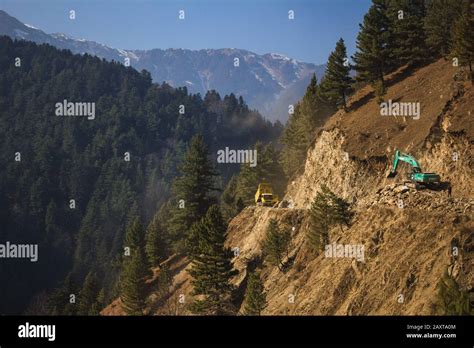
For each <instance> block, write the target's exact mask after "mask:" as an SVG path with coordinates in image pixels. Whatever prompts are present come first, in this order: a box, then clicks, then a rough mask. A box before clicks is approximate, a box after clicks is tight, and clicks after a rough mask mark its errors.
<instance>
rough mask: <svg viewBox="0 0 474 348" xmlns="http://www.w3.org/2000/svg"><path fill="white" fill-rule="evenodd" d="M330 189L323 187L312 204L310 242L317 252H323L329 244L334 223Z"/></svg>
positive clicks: (308, 235)
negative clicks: (329, 195)
mask: <svg viewBox="0 0 474 348" xmlns="http://www.w3.org/2000/svg"><path fill="white" fill-rule="evenodd" d="M329 192H330V191H329V189H328V188H327V187H326V186H324V185H321V187H320V191H319V192H318V193H317V194H316V197H315V199H314V201H313V203H312V204H311V209H310V228H309V230H308V234H307V237H308V241H309V243H310V245H311V246H312V247H313V248H314V249H315V250H316V251H318V252H319V251H323V250H324V248H325V246H326V245H327V244H328V243H329V228H330V226H331V223H332V215H333V213H332V210H331V206H330V203H329V198H328V194H329Z"/></svg>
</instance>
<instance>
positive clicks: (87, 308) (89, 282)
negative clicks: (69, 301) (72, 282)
mask: <svg viewBox="0 0 474 348" xmlns="http://www.w3.org/2000/svg"><path fill="white" fill-rule="evenodd" d="M99 291H100V288H99V283H98V280H97V277H96V276H95V274H94V273H92V272H89V273H88V274H87V276H86V279H85V280H84V284H83V285H82V289H81V292H80V293H79V306H78V314H79V315H99V313H98V311H97V295H98V294H99Z"/></svg>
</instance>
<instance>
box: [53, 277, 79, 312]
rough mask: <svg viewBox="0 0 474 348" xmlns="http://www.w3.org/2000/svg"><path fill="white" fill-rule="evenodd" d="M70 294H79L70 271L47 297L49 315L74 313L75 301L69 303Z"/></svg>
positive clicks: (75, 309) (75, 308) (75, 310)
mask: <svg viewBox="0 0 474 348" xmlns="http://www.w3.org/2000/svg"><path fill="white" fill-rule="evenodd" d="M71 295H74V296H75V297H77V296H78V295H79V291H78V287H77V285H76V283H75V282H74V280H73V278H72V275H71V273H69V274H68V275H67V276H66V278H65V279H64V281H63V283H62V285H61V287H59V288H58V289H56V290H55V291H54V292H53V294H52V295H51V296H50V297H49V299H48V303H47V307H48V311H49V313H50V314H51V315H75V314H76V313H77V303H75V302H74V303H71Z"/></svg>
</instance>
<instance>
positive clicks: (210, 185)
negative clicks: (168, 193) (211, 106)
mask: <svg viewBox="0 0 474 348" xmlns="http://www.w3.org/2000/svg"><path fill="white" fill-rule="evenodd" d="M179 172H180V174H179V176H178V177H177V178H176V179H175V180H174V182H173V195H174V204H175V207H174V208H173V210H172V211H171V219H170V221H169V229H170V234H171V239H172V241H173V242H174V246H175V249H177V250H178V251H184V244H183V242H184V240H185V238H186V236H187V234H188V233H189V230H190V228H191V225H192V224H193V223H195V222H197V221H199V220H200V219H201V218H202V217H203V216H204V215H205V214H206V212H207V210H208V209H209V207H210V206H211V205H212V204H213V203H215V202H216V198H215V196H213V194H212V193H213V191H216V190H217V188H216V184H215V180H216V176H217V172H216V170H215V168H214V166H213V164H212V162H211V160H210V159H209V152H208V148H207V146H206V144H205V143H204V138H203V137H202V136H201V135H197V136H195V137H193V139H192V140H191V143H190V145H189V147H188V150H187V152H186V154H185V155H184V159H183V162H182V163H181V165H180V166H179Z"/></svg>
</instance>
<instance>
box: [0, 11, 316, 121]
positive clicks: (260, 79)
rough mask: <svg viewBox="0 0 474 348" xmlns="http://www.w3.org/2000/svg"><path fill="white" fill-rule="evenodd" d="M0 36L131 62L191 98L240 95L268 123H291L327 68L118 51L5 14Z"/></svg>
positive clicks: (207, 53) (222, 54) (212, 54)
mask: <svg viewBox="0 0 474 348" xmlns="http://www.w3.org/2000/svg"><path fill="white" fill-rule="evenodd" d="M0 34H3V35H7V36H10V37H12V38H15V39H22V40H29V41H34V42H36V43H47V44H50V45H53V46H55V47H58V48H61V49H69V50H71V52H73V53H75V54H85V53H87V54H91V55H95V56H98V57H100V58H105V59H107V60H115V61H117V62H120V63H125V60H126V58H128V59H129V63H130V65H131V66H132V67H134V68H135V69H137V70H139V71H141V70H142V69H145V70H148V71H149V72H150V74H151V76H152V78H153V80H154V81H155V82H157V83H162V82H167V83H168V84H170V85H172V86H173V87H182V86H185V87H186V88H187V89H188V90H189V91H190V92H191V93H194V94H195V93H200V94H201V95H204V94H205V93H206V92H207V91H208V90H212V89H214V90H216V91H217V92H219V93H220V94H221V95H225V94H230V93H233V94H235V95H237V96H242V97H243V98H244V100H245V101H246V103H247V104H248V105H249V106H250V107H251V108H255V109H257V110H258V111H259V112H260V113H261V114H262V115H263V116H265V117H266V118H267V119H269V120H272V121H275V120H280V121H281V122H285V121H286V119H287V116H288V105H289V104H295V103H296V102H297V101H298V100H299V99H300V98H301V97H302V96H303V94H304V92H305V89H306V86H307V85H308V83H309V80H310V78H311V76H312V74H313V73H316V75H317V77H318V79H320V78H321V77H322V75H323V74H324V70H325V65H324V64H322V65H316V64H313V63H305V62H301V61H299V60H296V59H293V58H290V57H287V56H286V55H283V54H280V53H265V54H257V53H254V52H251V51H249V50H245V49H239V48H220V49H210V48H203V49H198V50H192V49H184V48H167V49H162V48H153V49H149V50H140V49H118V48H113V47H110V46H107V45H105V44H102V43H99V42H96V41H92V40H87V39H75V38H73V37H72V36H70V35H67V34H64V33H51V34H47V33H45V32H44V31H42V30H41V29H38V28H36V27H34V26H32V25H30V24H24V23H22V22H21V21H19V20H18V19H16V18H14V17H12V16H10V15H9V14H8V13H6V12H5V11H2V10H0ZM235 58H238V59H239V67H238V69H239V70H238V71H236V69H237V67H235V66H234V63H235ZM282 104H284V105H282ZM286 104H288V105H286Z"/></svg>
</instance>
